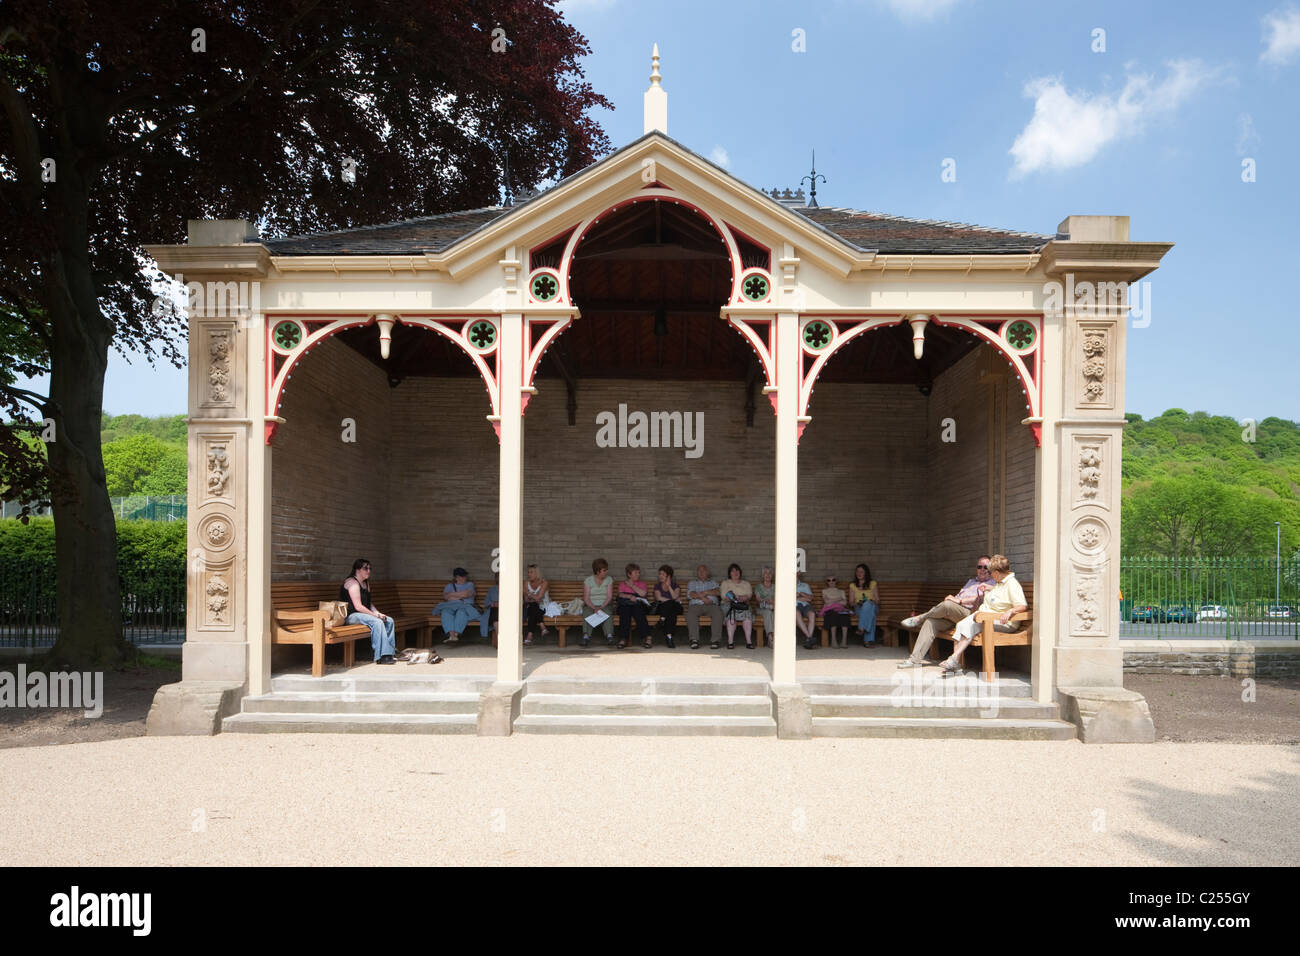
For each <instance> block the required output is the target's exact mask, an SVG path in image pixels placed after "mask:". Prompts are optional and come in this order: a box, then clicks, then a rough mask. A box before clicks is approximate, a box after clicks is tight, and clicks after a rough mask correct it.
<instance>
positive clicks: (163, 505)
mask: <svg viewBox="0 0 1300 956" xmlns="http://www.w3.org/2000/svg"><path fill="white" fill-rule="evenodd" d="M108 500H109V503H110V504H112V506H113V514H114V515H115V516H116V517H118V518H127V519H131V520H134V521H184V520H185V516H186V515H187V514H188V513H189V512H188V507H189V506H188V505H187V503H186V497H185V495H127V496H125V497H122V496H119V497H116V498H109V499H108ZM22 510H23V506H22V502H19V501H0V518H17V517H18V516H19V515H20V514H22ZM31 514H32V515H48V514H50V509H49V508H48V507H36V506H33V507H32V511H31Z"/></svg>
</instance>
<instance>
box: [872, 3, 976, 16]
mask: <svg viewBox="0 0 1300 956" xmlns="http://www.w3.org/2000/svg"><path fill="white" fill-rule="evenodd" d="M886 2H887V3H888V5H889V9H891V10H893V11H894V13H895V14H896V15H897V16H898V17H899V18H900V19H903V20H933V19H934V18H935V17H937V16H939V15H940V14H941V13H947V12H948V11H949V10H951V9H952V8H953V7H955V6H957V4H958V2H959V0H886Z"/></svg>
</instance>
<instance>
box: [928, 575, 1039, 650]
mask: <svg viewBox="0 0 1300 956" xmlns="http://www.w3.org/2000/svg"><path fill="white" fill-rule="evenodd" d="M989 573H990V574H992V575H993V580H994V581H995V582H996V583H995V584H994V585H993V587H992V588H991V589H990V590H989V591H988V593H986V594H985V595H984V603H983V604H981V605H980V606H979V609H978V610H977V611H976V612H975V613H974V614H970V615H967V616H966V617H964V618H962V619H961V620H960V621H958V622H957V628H956V630H957V641H956V644H955V645H954V646H953V649H952V656H951V657H949V658H948V659H947V660H946V661H944V662H943V663H942V664H940V665H939V666H940V667H942V668H943V671H944V673H946V674H955V673H959V672H960V671H961V665H959V664H958V663H957V661H958V660H959V659H960V658H961V653H962V651H964V650H966V648H968V647H970V642H971V641H972V640H974V639H975V635H976V634H978V633H980V632H981V631H982V630H983V629H984V624H983V622H982V621H980V620H979V619H978V618H979V615H980V614H996V615H997V619H996V620H995V621H994V622H993V630H995V631H1002V632H1003V633H1008V634H1009V633H1011V632H1013V631H1018V630H1020V622H1019V621H1013V620H1011V618H1012V616H1013V615H1016V614H1021V613H1023V612H1025V611H1028V610H1029V604H1028V603H1027V602H1026V601H1025V589H1024V588H1022V587H1021V586H1020V582H1019V581H1017V580H1016V576H1015V574H1014V573H1012V571H1011V562H1010V561H1008V560H1007V559H1006V556H1005V555H1001V554H995V555H993V557H991V558H989Z"/></svg>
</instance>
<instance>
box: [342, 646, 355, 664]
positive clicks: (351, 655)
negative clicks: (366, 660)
mask: <svg viewBox="0 0 1300 956" xmlns="http://www.w3.org/2000/svg"><path fill="white" fill-rule="evenodd" d="M356 663H357V642H356V641H344V642H343V666H344V667H355V666H356Z"/></svg>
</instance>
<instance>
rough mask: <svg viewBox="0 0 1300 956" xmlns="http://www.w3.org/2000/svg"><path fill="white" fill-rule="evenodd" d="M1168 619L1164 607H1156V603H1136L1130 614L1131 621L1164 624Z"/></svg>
mask: <svg viewBox="0 0 1300 956" xmlns="http://www.w3.org/2000/svg"><path fill="white" fill-rule="evenodd" d="M1168 619H1169V618H1168V616H1167V615H1166V614H1165V610H1164V608H1160V607H1156V606H1155V605H1154V604H1141V605H1136V606H1134V608H1133V613H1132V614H1131V615H1130V616H1129V620H1130V621H1133V622H1134V623H1141V624H1162V623H1164V622H1165V621H1167V620H1168Z"/></svg>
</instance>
